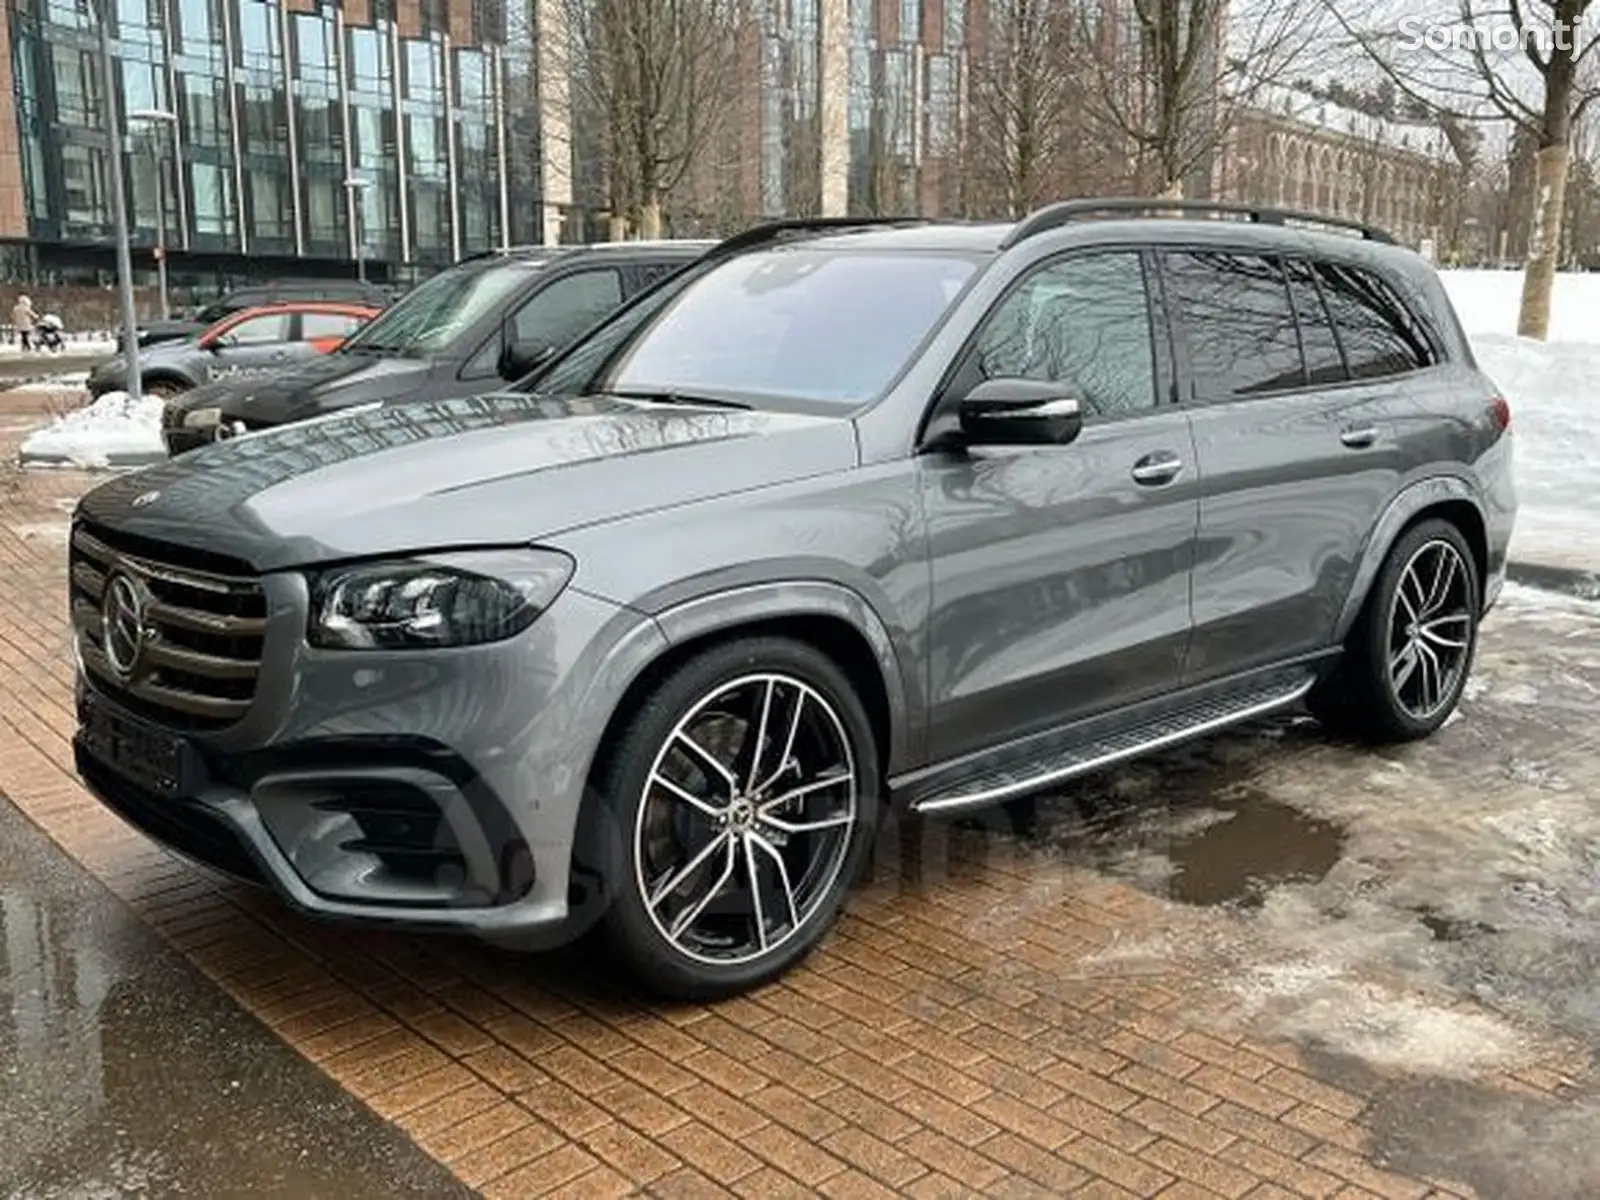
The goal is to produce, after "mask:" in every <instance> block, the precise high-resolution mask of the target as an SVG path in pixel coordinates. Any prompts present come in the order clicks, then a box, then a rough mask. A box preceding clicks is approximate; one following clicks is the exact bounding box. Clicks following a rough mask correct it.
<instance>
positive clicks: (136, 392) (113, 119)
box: [93, 0, 144, 401]
mask: <svg viewBox="0 0 1600 1200" xmlns="http://www.w3.org/2000/svg"><path fill="white" fill-rule="evenodd" d="M93 15H94V17H95V21H96V23H97V24H98V25H99V26H100V78H101V83H102V86H101V88H100V91H101V94H102V95H104V96H105V108H104V110H103V113H102V115H103V116H104V118H105V124H106V149H107V151H108V152H109V153H108V157H109V158H110V159H111V180H110V183H111V220H112V223H113V224H115V226H116V230H117V286H118V291H119V292H120V293H121V302H122V303H121V308H122V340H123V343H124V345H123V355H124V357H125V358H126V361H127V364H128V395H129V396H131V397H132V398H133V399H134V400H135V401H138V400H140V399H142V398H143V396H144V387H143V381H142V380H141V379H140V378H139V318H138V314H137V313H136V312H135V311H134V303H133V250H132V247H131V246H130V244H129V238H128V198H127V195H126V193H124V191H123V186H124V185H123V181H122V152H123V138H122V117H121V113H120V108H121V105H120V98H119V97H118V96H117V88H116V84H115V82H114V81H115V80H116V78H117V72H116V61H115V58H114V56H113V55H112V53H111V23H110V21H109V19H108V6H107V5H106V4H105V2H104V0H100V3H97V4H94V5H93Z"/></svg>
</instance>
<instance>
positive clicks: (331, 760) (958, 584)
mask: <svg viewBox="0 0 1600 1200" xmlns="http://www.w3.org/2000/svg"><path fill="white" fill-rule="evenodd" d="M1509 426H1510V412H1509V410H1508V408H1507V405H1506V403H1505V401H1504V400H1503V399H1502V398H1501V397H1500V395H1499V394H1498V392H1497V391H1496V388H1495V386H1494V385H1493V383H1492V382H1491V381H1490V380H1489V379H1487V378H1485V376H1484V375H1483V374H1482V372H1480V371H1479V370H1478V368H1477V367H1476V366H1475V364H1474V361H1473V356H1472V352H1471V350H1470V348H1469V346H1468V344H1467V342H1466V340H1465V338H1464V337H1463V335H1462V332H1461V329H1460V327H1459V325H1458V323H1457V321H1456V318H1455V316H1454V314H1453V312H1452V310H1451V306H1450V304H1449V301H1448V300H1447V299H1446V297H1445V294H1444V292H1443V290H1442V288H1441V285H1440V282H1439V280H1438V278H1437V276H1436V275H1435V274H1434V272H1433V271H1432V270H1431V269H1430V268H1429V267H1428V266H1427V265H1426V264H1425V263H1424V262H1423V260H1422V259H1420V258H1419V257H1417V256H1416V255H1414V254H1412V253H1410V252H1409V251H1406V250H1403V249H1401V248H1398V247H1396V246H1394V245H1392V244H1390V243H1389V239H1387V238H1386V237H1385V236H1384V235H1383V234H1382V233H1380V232H1379V231H1376V230H1371V229H1363V228H1359V227H1351V228H1344V227H1337V228H1335V227H1333V226H1331V225H1329V223H1327V222H1322V223H1321V226H1320V227H1318V226H1317V223H1316V221H1315V219H1314V218H1301V217H1296V216H1294V215H1293V214H1285V213H1279V212H1273V211H1260V210H1234V209H1229V208H1222V207H1217V206H1179V205H1176V204H1174V203H1173V202H1170V201H1159V202H1155V201H1151V202H1146V201H1123V202H1072V203H1065V204H1060V205H1056V206H1053V207H1050V208H1046V209H1044V210H1042V211H1040V212H1037V213H1035V214H1033V215H1032V216H1030V217H1028V218H1027V219H1025V220H1023V221H1021V222H1020V223H1017V224H1006V225H954V224H937V223H929V222H917V221H905V222H893V221H880V222H877V223H875V224H874V223H852V222H831V223H830V222H826V221H810V222H791V223H780V224H778V225H773V226H765V227H762V228H760V229H757V230H754V231H752V232H750V233H747V234H743V235H740V236H739V237H736V238H734V239H731V240H730V241H728V242H726V243H723V244H722V245H721V246H720V247H719V248H717V249H716V250H714V251H712V252H711V253H710V254H709V255H707V256H706V258H705V259H704V260H703V261H701V262H700V263H698V264H696V265H695V266H694V267H692V268H690V269H689V270H687V271H685V272H683V273H681V274H679V275H677V276H675V277H674V278H672V279H671V280H669V281H667V282H666V283H664V284H662V285H660V286H659V287H658V288H656V289H654V290H652V291H650V292H648V293H646V294H645V295H644V296H642V297H641V298H639V299H638V300H636V301H635V302H634V303H632V304H630V305H629V306H627V307H626V308H624V309H622V310H621V311H619V312H618V313H616V314H614V315H613V316H612V317H611V318H610V319H609V320H608V321H607V322H605V323H603V324H602V325H600V326H599V327H598V328H597V329H595V330H594V331H592V332H591V333H590V334H589V335H588V336H587V337H586V338H585V339H584V340H582V341H581V342H580V343H578V344H577V345H576V346H575V347H573V348H571V349H569V350H568V351H567V352H565V353H564V354H563V355H562V356H561V357H559V358H558V359H556V360H555V361H554V362H552V363H551V364H549V366H548V367H547V369H545V370H544V371H543V372H542V373H541V374H539V375H537V376H536V377H535V378H534V380H533V383H532V390H529V391H524V392H514V393H509V394H505V393H502V394H493V395H487V396H482V397H478V398H475V399H460V400H441V401H433V402H409V403H396V404H390V405H384V406H380V407H376V408H372V409H368V410H362V411H353V412H349V413H344V414H336V415H334V416H331V417H327V418H323V419H320V420H317V421H313V422H308V423H305V424H299V425H294V426H289V427H284V428H280V429H274V430H268V431H264V432H262V433H258V434H251V435H248V436H245V437H242V438H240V439H238V440H235V441H233V442H229V443H225V444H220V445H213V446H208V447H206V448H204V449H202V450H200V451H198V452H196V453H195V454H193V455H189V456H185V457H184V458H183V459H180V460H175V461H172V462H168V463H166V464H162V465H159V466H156V467H153V468H150V469H148V470H145V471H143V472H140V473H137V474H131V475H127V476H123V477H120V478H118V479H115V480H113V481H111V482H108V483H106V484H104V485H102V486H101V487H99V488H98V489H97V490H95V491H93V492H91V493H90V494H89V495H87V496H86V497H85V498H84V500H83V501H82V503H81V505H80V506H79V508H78V510H77V512H76V515H75V520H74V528H73V533H72V541H71V578H72V585H71V588H72V595H71V603H72V615H73V621H74V625H75V628H76V632H77V639H76V644H77V648H78V654H79V658H80V664H81V667H80V670H79V674H78V705H79V715H80V723H81V724H80V729H79V731H78V733H77V737H76V749H77V762H78V769H79V771H80V772H81V774H82V777H83V778H84V780H85V781H86V782H87V784H88V785H89V786H90V787H91V788H92V789H93V790H94V791H95V792H96V793H97V794H98V795H99V796H100V797H101V798H102V799H103V800H104V802H105V803H107V804H108V805H110V806H111V807H112V808H114V809H115V810H116V811H117V812H119V813H121V814H123V815H124V816H125V817H126V818H127V819H128V820H130V821H131V822H133V823H134V824H136V825H138V826H139V827H141V828H143V829H145V830H147V831H148V832H149V833H150V834H152V835H153V836H154V837H156V838H158V839H160V840H161V841H163V842H166V843H168V844H169V845H171V846H173V847H175V848H177V849H178V850H179V851H181V852H182V853H184V854H186V855H188V856H190V857H192V858H194V859H197V860H199V861H201V862H203V863H206V864H210V865H211V866H213V867H216V868H220V869H222V870H224V871H227V872H230V873H232V874H235V875H238V876H243V877H246V878H250V879H255V880H258V881H262V882H265V883H267V884H269V885H271V886H272V887H273V888H275V889H276V890H277V891H278V893H280V894H281V895H282V896H283V897H284V898H285V899H286V900H287V901H288V902H289V903H291V904H292V905H294V906H296V907H297V908H299V909H302V910H305V911H307V912H310V913H315V914H321V915H324V916H327V917H330V918H339V919H345V920H351V921H357V922H368V923H372V924H382V925H391V926H401V927H406V928H410V929H433V930H452V931H466V932H470V933H473V934H476V935H478V936H481V937H484V938H487V939H493V940H495V941H497V942H499V943H503V944H506V945H508V946H509V945H515V946H518V947H528V946H538V945H542V944H547V943H553V942H557V941H560V940H562V939H564V938H568V937H571V936H574V935H575V934H577V933H579V932H593V933H595V934H598V935H603V937H604V942H603V944H604V945H606V946H607V947H609V949H608V951H607V953H609V954H610V955H612V956H613V957H614V959H615V961H616V962H617V964H618V965H619V966H620V967H622V968H623V969H624V970H625V971H626V972H627V973H629V974H630V975H631V976H632V977H634V978H635V979H637V980H639V981H640V982H642V983H643V984H645V985H647V986H648V987H649V988H651V989H653V990H655V991H657V992H661V993H666V994H671V995H678V996H709V995H716V994H723V993H728V992H732V991H736V990H739V989H742V988H747V987H750V986H752V985H755V984H756V983H758V982H760V981H763V980H767V979H770V978H772V977H773V976H775V975H777V974H778V973H779V972H781V971H783V970H785V969H786V968H788V967H790V966H791V965H792V964H794V963H795V962H796V961H797V960H798V959H799V958H800V957H801V956H802V955H804V954H805V953H806V951H807V950H808V949H809V948H810V947H812V946H814V945H815V944H816V943H817V941H818V940H819V939H820V938H821V937H822V936H823V935H824V933H825V932H826V930H827V929H828V928H829V926H830V924H831V923H832V922H833V921H834V919H835V918H836V916H837V915H838V914H839V912H840V910H841V907H842V906H843V905H844V904H845V903H846V901H847V895H848V891H849V888H850V885H851V884H852V882H853V880H854V879H855V878H856V877H857V875H858V872H859V870H860V868H861V867H862V865H863V861H864V858H865V856H866V855H867V852H868V848H869V844H870V843H871V841H872V840H873V837H874V833H875V829H876V827H877V825H878V822H879V819H880V816H881V815H882V814H883V813H884V812H885V811H886V808H887V807H888V806H891V805H893V806H897V807H900V808H903V809H906V810H910V811H915V812H921V813H938V814H952V813H961V812H964V811H967V810H970V809H974V808H977V807H980V806H985V805H991V804H995V803H997V802H1002V801H1006V800H1008V799H1009V798H1012V797H1018V796H1022V795H1023V794H1025V793H1028V792H1030V791H1034V790H1037V789H1040V788H1044V787H1047V786H1053V785H1058V784H1061V783H1063V782H1064V781H1066V780H1070V779H1072V778H1074V777H1076V776H1080V775H1083V774H1085V773H1087V772H1091V771H1094V770H1096V769H1098V768H1101V767H1103V766H1105V765H1106V764H1108V763H1113V762H1116V761H1118V760H1121V759H1126V758H1129V757H1132V756H1135V755H1138V754H1141V753H1144V752H1146V751H1149V750H1152V749H1155V748H1157V747H1162V746H1167V745H1171V744H1173V743H1175V742H1178V741H1180V740H1182V739H1186V738H1190V737H1193V736H1196V735H1200V734H1204V733H1207V732H1209V731H1212V730H1217V729H1220V728H1222V727H1224V726H1227V725H1230V724H1232V723H1235V722H1240V721H1245V720H1249V719H1251V718H1255V717H1260V716H1262V715H1264V714H1270V713H1276V712H1279V711H1284V710H1289V709H1291V708H1293V707H1295V706H1298V705H1301V704H1306V705H1309V706H1310V708H1311V710H1312V711H1313V712H1314V713H1316V714H1317V715H1318V716H1320V717H1321V718H1322V719H1323V720H1324V721H1325V722H1326V723H1327V724H1328V725H1329V726H1330V727H1332V728H1334V729H1336V730H1338V731H1339V732H1341V733H1343V734H1347V735H1359V736H1361V737H1365V738H1369V739H1377V740H1391V741H1392V740H1405V739H1414V738H1419V737H1423V736H1425V735H1427V734H1430V733H1432V732H1433V731H1434V730H1437V729H1438V728H1439V727H1440V726H1441V725H1442V724H1443V723H1444V721H1445V719H1446V718H1447V717H1448V716H1449V715H1450V713H1451V712H1452V710H1453V709H1454V707H1455V705H1456V703H1457V701H1458V699H1459V697H1460V696H1461V693H1462V689H1463V686H1464V684H1465V681H1466V678H1467V674H1468V671H1469V669H1470V667H1471V664H1472V659H1473V652H1474V648H1475V646H1476V641H1477V636H1478V624H1479V619H1480V618H1481V617H1482V616H1483V614H1484V613H1485V612H1486V610H1487V609H1488V608H1489V606H1490V604H1491V603H1492V602H1493V601H1494V599H1495V597H1496V594H1497V592H1498V590H1499V588H1500V585H1501V582H1502V579H1503V573H1504V566H1505V559H1506V546H1507V542H1508V540H1509V537H1510V534H1511V529H1512V524H1513V519H1514V514H1515V500H1514V496H1513V490H1512V482H1511V461H1510V460H1511V438H1510V436H1509Z"/></svg>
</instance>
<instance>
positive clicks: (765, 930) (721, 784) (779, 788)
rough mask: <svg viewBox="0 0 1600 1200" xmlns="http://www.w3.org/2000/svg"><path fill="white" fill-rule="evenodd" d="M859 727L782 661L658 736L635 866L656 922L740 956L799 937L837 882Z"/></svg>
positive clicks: (853, 818) (679, 937) (679, 940)
mask: <svg viewBox="0 0 1600 1200" xmlns="http://www.w3.org/2000/svg"><path fill="white" fill-rule="evenodd" d="M858 800H859V797H858V780H857V775H856V766H855V758H854V755H853V753H852V751H851V746H850V738H849V736H848V735H847V733H846V731H845V726H844V723H843V721H842V720H841V719H840V716H839V714H838V712H837V711H835V709H834V707H833V705H832V704H830V703H829V702H828V700H827V699H826V698H825V697H824V696H823V695H822V694H821V693H820V692H818V691H817V690H816V689H815V688H813V687H812V686H810V685H809V684H807V683H805V682H804V681H802V680H800V679H797V678H794V677H793V676H791V675H786V674H774V673H763V674H752V675H747V676H744V677H741V678H739V679H735V680H734V681H732V682H731V683H726V684H722V685H720V686H718V687H717V688H716V689H715V690H713V691H711V692H710V693H709V694H707V695H706V696H704V697H703V698H701V699H700V700H699V701H698V702H697V703H695V704H694V705H693V706H692V707H691V708H690V709H689V712H688V714H687V715H686V716H684V717H683V718H682V719H681V720H680V721H679V722H678V723H677V725H676V726H674V728H673V730H672V732H671V734H670V735H669V736H668V737H667V739H666V741H665V742H664V743H663V745H662V746H661V748H660V750H659V752H658V753H657V755H656V757H655V760H654V762H653V763H652V765H651V769H650V774H649V776H648V777H647V779H646V782H645V785H644V794H643V796H642V797H641V800H640V804H639V810H638V819H637V822H636V825H635V829H634V848H633V849H634V856H633V857H634V880H635V886H637V888H638V889H639V895H640V897H641V899H642V900H643V902H644V908H645V911H646V913H647V914H648V915H649V918H650V921H651V922H652V924H654V926H655V928H656V930H657V932H659V933H660V935H661V936H662V937H663V938H665V939H666V940H667V942H668V943H670V944H671V946H672V947H673V949H674V950H676V951H677V952H679V953H680V954H683V955H685V956H687V957H688V958H691V959H694V960H695V961H697V962H702V963H712V964H717V965H720V966H736V965H739V964H742V963H747V962H751V961H753V960H754V959H757V958H760V957H762V956H764V955H767V954H770V953H771V952H773V951H775V950H777V949H778V948H779V947H781V946H783V945H785V944H786V943H788V942H789V941H790V940H791V939H792V938H794V937H795V936H796V935H797V934H798V933H799V932H800V930H801V929H802V928H804V927H805V925H806V923H807V922H808V921H809V920H810V918H811V917H812V916H813V915H814V914H815V913H816V912H817V910H818V909H819V908H821V907H822V906H823V905H824V903H825V902H826V901H827V899H828V897H829V896H830V895H831V894H832V893H833V891H834V888H835V885H836V884H837V883H838V880H839V875H840V872H841V870H842V869H843V867H844V864H845V861H846V859H847V858H848V856H849V850H850V845H851V842H852V839H853V837H854V834H855V827H856V824H857V819H858Z"/></svg>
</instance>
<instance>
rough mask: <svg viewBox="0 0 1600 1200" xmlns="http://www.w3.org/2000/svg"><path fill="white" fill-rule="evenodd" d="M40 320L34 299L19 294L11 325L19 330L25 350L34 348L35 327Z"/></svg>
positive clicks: (18, 334) (13, 309)
mask: <svg viewBox="0 0 1600 1200" xmlns="http://www.w3.org/2000/svg"><path fill="white" fill-rule="evenodd" d="M38 322H39V316H38V314H37V313H35V312H34V311H33V301H32V300H30V299H28V297H26V296H19V297H18V298H17V303H16V306H15V307H14V308H12V310H11V325H12V328H14V329H15V330H16V331H17V338H18V339H19V340H20V341H21V342H22V349H23V351H24V352H27V351H29V350H32V349H33V327H34V326H35V325H37V324H38Z"/></svg>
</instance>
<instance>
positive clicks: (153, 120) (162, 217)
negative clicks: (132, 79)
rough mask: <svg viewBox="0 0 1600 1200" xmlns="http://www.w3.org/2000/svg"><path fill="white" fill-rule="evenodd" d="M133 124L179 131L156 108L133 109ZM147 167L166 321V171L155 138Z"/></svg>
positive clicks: (172, 117)
mask: <svg viewBox="0 0 1600 1200" xmlns="http://www.w3.org/2000/svg"><path fill="white" fill-rule="evenodd" d="M135 122H137V123H138V124H141V125H151V126H166V127H167V128H168V129H170V130H172V131H173V133H174V134H176V132H177V127H178V118H177V115H176V114H175V113H169V112H165V111H163V110H162V109H159V108H136V109H134V110H133V111H132V112H130V113H129V114H128V124H129V126H130V127H131V126H132V125H133V124H134V123H135ZM150 164H151V166H152V167H154V168H155V179H156V279H157V282H158V285H159V290H160V293H161V319H162V320H163V321H165V320H168V319H169V318H170V317H171V316H172V306H171V304H170V303H169V302H168V299H167V170H166V162H165V160H164V159H163V158H162V156H161V151H160V150H159V149H158V147H157V144H156V139H155V138H154V137H152V138H151V139H150Z"/></svg>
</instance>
